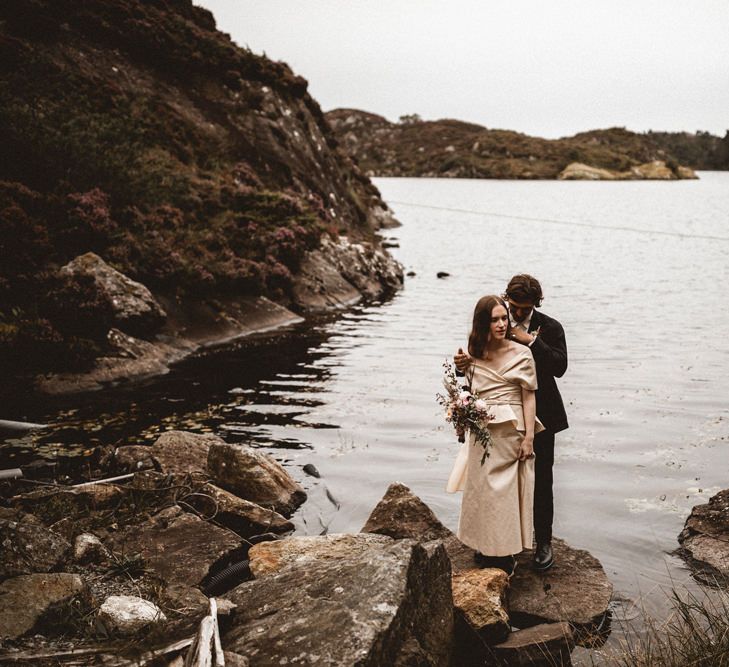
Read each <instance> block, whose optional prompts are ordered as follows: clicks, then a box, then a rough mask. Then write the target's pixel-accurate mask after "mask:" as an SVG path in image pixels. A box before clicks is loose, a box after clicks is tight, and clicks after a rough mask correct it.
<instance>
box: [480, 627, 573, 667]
mask: <svg viewBox="0 0 729 667" xmlns="http://www.w3.org/2000/svg"><path fill="white" fill-rule="evenodd" d="M574 646H575V642H574V637H573V633H572V628H571V627H570V624H569V623H549V624H543V625H535V626H534V627H531V628H527V629H526V630H517V631H516V632H512V633H511V634H510V635H509V638H508V639H507V640H506V641H505V642H503V643H502V644H499V645H498V646H494V648H493V653H492V655H493V657H494V659H495V662H496V664H497V665H503V666H504V667H512V666H513V667H516V666H522V665H523V666H524V667H554V666H555V665H560V666H564V667H569V665H571V664H572V662H571V658H570V654H571V653H572V649H573V648H574Z"/></svg>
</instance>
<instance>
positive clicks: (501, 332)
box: [489, 305, 509, 340]
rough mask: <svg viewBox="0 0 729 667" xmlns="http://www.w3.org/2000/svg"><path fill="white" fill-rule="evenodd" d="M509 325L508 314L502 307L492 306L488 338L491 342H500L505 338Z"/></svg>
mask: <svg viewBox="0 0 729 667" xmlns="http://www.w3.org/2000/svg"><path fill="white" fill-rule="evenodd" d="M508 323H509V314H508V313H507V312H506V308H504V307H503V306H500V305H498V306H494V309H493V310H492V311H491V327H490V328H489V338H490V339H491V340H494V339H496V340H502V339H503V338H504V337H505V336H506V329H507V326H508Z"/></svg>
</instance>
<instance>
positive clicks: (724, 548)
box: [678, 489, 729, 590]
mask: <svg viewBox="0 0 729 667" xmlns="http://www.w3.org/2000/svg"><path fill="white" fill-rule="evenodd" d="M678 541H679V543H680V544H681V548H680V549H679V550H678V554H679V555H680V556H682V557H683V558H684V559H685V560H686V562H687V564H688V566H689V567H690V569H691V571H692V573H693V575H694V577H695V578H696V579H697V580H698V581H699V582H701V583H703V584H708V585H710V586H718V587H722V588H726V589H728V590H729V489H724V490H723V491H719V493H717V494H716V495H715V496H712V497H711V498H710V499H709V502H708V503H705V504H703V505H696V506H695V507H694V508H693V509H692V510H691V514H690V515H689V518H688V519H686V524H685V526H684V528H683V530H682V531H681V534H680V535H679V536H678Z"/></svg>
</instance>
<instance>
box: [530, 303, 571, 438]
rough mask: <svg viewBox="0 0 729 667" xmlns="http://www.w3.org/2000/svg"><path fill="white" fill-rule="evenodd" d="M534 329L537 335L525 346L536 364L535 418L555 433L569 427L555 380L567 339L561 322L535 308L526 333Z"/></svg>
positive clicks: (564, 359) (559, 374)
mask: <svg viewBox="0 0 729 667" xmlns="http://www.w3.org/2000/svg"><path fill="white" fill-rule="evenodd" d="M537 329H539V335H538V336H537V339H536V340H535V341H534V342H533V343H532V344H531V346H530V348H529V349H530V350H531V351H532V355H533V357H534V363H535V364H536V367H537V383H538V389H537V393H536V399H537V417H539V420H540V421H541V422H542V424H544V426H545V427H546V428H547V429H548V430H550V431H552V433H558V432H559V431H564V430H565V429H566V428H567V427H568V426H569V424H568V423H567V413H566V412H565V409H564V403H563V402H562V396H561V395H560V393H559V389H558V388H557V382H556V381H555V378H559V377H562V376H563V375H564V373H565V371H566V370H567V342H566V341H565V337H564V329H563V328H562V325H561V324H560V323H559V322H557V320H555V319H554V318H552V317H549V315H545V314H544V313H542V312H540V311H538V310H536V309H535V310H534V311H532V319H531V322H529V332H530V333H534V332H536V330H537Z"/></svg>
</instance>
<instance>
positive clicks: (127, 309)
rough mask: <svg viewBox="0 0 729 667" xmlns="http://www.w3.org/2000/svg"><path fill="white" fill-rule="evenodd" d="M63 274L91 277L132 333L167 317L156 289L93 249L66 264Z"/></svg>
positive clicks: (119, 323)
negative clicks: (150, 288)
mask: <svg viewBox="0 0 729 667" xmlns="http://www.w3.org/2000/svg"><path fill="white" fill-rule="evenodd" d="M59 273H60V274H61V275H63V276H70V277H72V278H73V277H76V276H84V277H87V276H88V277H91V278H93V280H94V285H95V287H96V291H97V293H98V295H99V296H100V297H101V298H103V299H104V300H106V301H107V302H108V304H109V305H110V306H111V309H112V312H113V313H114V321H115V322H116V324H117V326H118V327H119V328H121V329H122V330H125V331H131V332H132V333H135V332H137V333H140V332H141V333H145V332H149V331H153V330H155V329H157V328H158V327H160V326H161V325H162V324H163V323H164V321H165V318H166V317H167V314H166V313H165V311H164V310H162V307H161V306H160V305H159V303H157V301H156V300H155V298H154V297H153V296H152V293H151V292H150V291H149V290H148V289H147V288H146V287H145V286H144V285H142V284H141V283H138V282H135V281H134V280H132V279H131V278H129V277H127V276H125V275H124V274H123V273H120V272H119V271H117V270H116V269H114V268H112V267H111V266H109V265H108V264H107V263H106V262H105V261H104V260H103V259H101V257H99V256H98V255H96V254H94V253H93V252H87V253H86V254H85V255H80V256H78V257H76V259H74V260H72V261H71V262H69V263H68V264H66V266H64V267H63V268H62V269H61V270H60V271H59Z"/></svg>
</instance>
